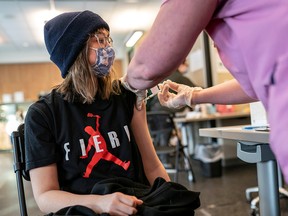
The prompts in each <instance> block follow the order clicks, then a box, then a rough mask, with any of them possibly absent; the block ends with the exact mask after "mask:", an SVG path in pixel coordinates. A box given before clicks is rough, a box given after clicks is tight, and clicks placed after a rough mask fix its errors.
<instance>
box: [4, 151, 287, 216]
mask: <svg viewBox="0 0 288 216" xmlns="http://www.w3.org/2000/svg"><path fill="white" fill-rule="evenodd" d="M12 164H13V158H12V152H8V151H5V152H0V171H1V172H0V216H18V215H20V213H19V205H18V197H17V188H16V180H15V174H14V172H13V168H12V166H13V165H12ZM193 167H194V171H195V176H196V182H195V183H192V182H189V181H188V179H187V175H186V173H181V174H180V179H179V183H181V184H183V185H185V186H186V187H187V188H189V189H191V190H194V191H199V192H201V194H200V199H201V206H200V208H199V209H197V210H196V213H195V215H196V216H249V215H250V204H249V203H248V202H247V200H246V197H245V189H246V188H248V187H254V186H256V185H257V176H256V166H255V165H254V164H243V165H238V166H233V167H225V168H223V169H222V176H221V177H214V178H208V177H204V176H203V175H202V174H201V168H200V166H199V163H198V162H197V161H193ZM25 189H26V195H27V197H26V199H27V206H28V213H29V215H30V216H38V215H43V214H41V212H40V211H39V209H38V208H37V206H36V204H35V201H34V199H33V195H32V192H31V186H30V184H29V182H25ZM287 201H288V200H287V199H281V216H286V215H287V216H288V203H287ZM271 216H273V215H271Z"/></svg>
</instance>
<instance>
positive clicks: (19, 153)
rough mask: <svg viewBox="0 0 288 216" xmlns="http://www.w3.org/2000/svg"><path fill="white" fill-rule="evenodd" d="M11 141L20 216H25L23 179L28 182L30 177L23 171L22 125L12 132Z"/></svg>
mask: <svg viewBox="0 0 288 216" xmlns="http://www.w3.org/2000/svg"><path fill="white" fill-rule="evenodd" d="M11 140H12V147H13V159H14V172H15V174H16V182H17V190H18V200H19V206H20V213H21V216H27V207H26V201H25V200H26V199H25V191H24V185H23V178H24V179H25V180H27V181H30V176H29V173H28V172H27V171H26V169H25V146H24V145H25V143H24V124H21V125H19V127H18V129H17V131H13V132H12V134H11Z"/></svg>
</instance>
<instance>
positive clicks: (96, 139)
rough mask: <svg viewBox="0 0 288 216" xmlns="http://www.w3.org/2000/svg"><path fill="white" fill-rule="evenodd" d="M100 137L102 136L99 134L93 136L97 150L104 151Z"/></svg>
mask: <svg viewBox="0 0 288 216" xmlns="http://www.w3.org/2000/svg"><path fill="white" fill-rule="evenodd" d="M99 137H100V136H99V135H96V136H93V141H94V145H95V150H96V152H102V151H103V149H101V148H100V146H99V145H100V144H101V141H98V138H99Z"/></svg>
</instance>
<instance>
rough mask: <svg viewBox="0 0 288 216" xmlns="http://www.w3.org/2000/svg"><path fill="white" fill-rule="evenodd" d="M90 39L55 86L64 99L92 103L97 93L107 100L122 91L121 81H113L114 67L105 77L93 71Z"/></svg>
mask: <svg viewBox="0 0 288 216" xmlns="http://www.w3.org/2000/svg"><path fill="white" fill-rule="evenodd" d="M89 40H90V38H89V39H88V40H87V42H86V44H85V47H84V48H83V49H82V51H81V52H80V53H79V55H78V57H77V59H76V60H75V62H74V64H73V65H72V66H71V68H70V69H69V72H68V74H67V76H66V77H65V79H64V81H63V82H62V83H61V84H60V85H58V86H56V87H55V88H56V91H57V92H59V93H61V94H62V95H63V96H64V99H65V100H67V101H69V102H81V103H88V104H91V103H92V102H93V101H94V99H95V96H96V95H97V96H99V97H100V98H101V99H103V100H107V99H108V98H109V97H110V95H111V94H119V93H120V84H119V82H113V81H114V80H115V71H114V69H113V67H112V68H111V71H110V73H109V75H107V76H105V77H98V76H97V75H96V74H95V73H94V72H93V70H92V67H91V66H90V64H89V60H88V54H89V46H88V44H89Z"/></svg>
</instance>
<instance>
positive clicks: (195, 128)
mask: <svg viewBox="0 0 288 216" xmlns="http://www.w3.org/2000/svg"><path fill="white" fill-rule="evenodd" d="M246 117H250V113H249V112H229V113H215V114H211V115H205V116H203V115H199V116H196V117H177V116H176V117H175V118H174V122H175V123H176V124H178V126H179V128H180V129H181V134H182V143H183V144H184V145H187V146H188V147H189V154H190V155H193V154H194V153H195V152H194V150H195V145H196V144H197V143H205V142H208V140H203V138H202V140H201V138H200V137H199V135H198V132H199V128H200V126H201V127H203V125H205V126H204V127H210V124H209V121H214V120H215V121H218V120H225V119H237V118H246ZM200 123H201V124H200Z"/></svg>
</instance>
